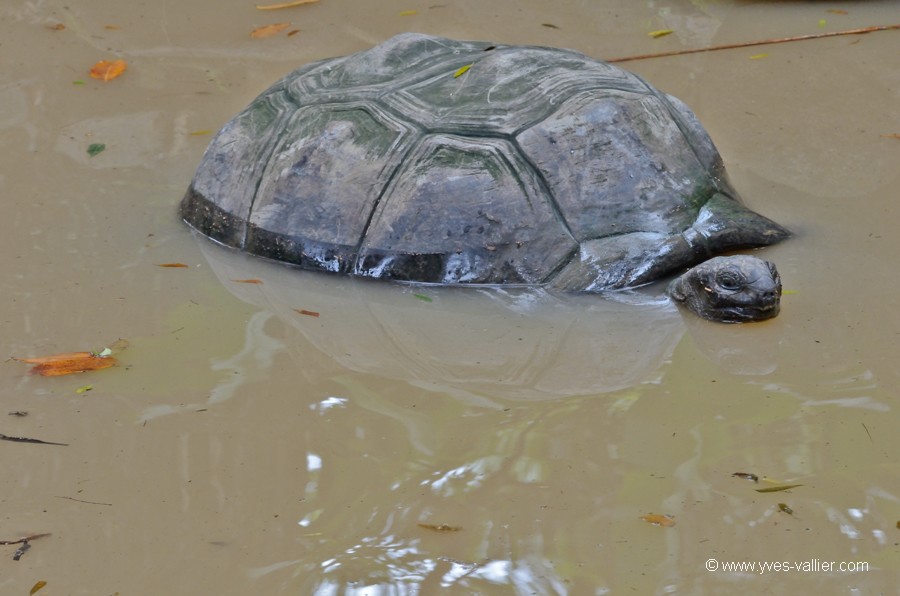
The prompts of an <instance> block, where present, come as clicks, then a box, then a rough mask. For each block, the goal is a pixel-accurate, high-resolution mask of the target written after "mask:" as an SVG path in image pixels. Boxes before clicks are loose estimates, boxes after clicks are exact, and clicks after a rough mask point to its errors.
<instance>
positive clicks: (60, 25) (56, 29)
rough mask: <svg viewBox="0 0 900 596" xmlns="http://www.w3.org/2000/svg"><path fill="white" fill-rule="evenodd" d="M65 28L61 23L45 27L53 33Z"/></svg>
mask: <svg viewBox="0 0 900 596" xmlns="http://www.w3.org/2000/svg"><path fill="white" fill-rule="evenodd" d="M65 28H66V26H65V25H63V24H62V23H56V24H55V25H47V29H51V30H53V31H62V30H63V29H65Z"/></svg>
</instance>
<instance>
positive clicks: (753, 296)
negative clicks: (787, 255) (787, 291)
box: [667, 255, 781, 323]
mask: <svg viewBox="0 0 900 596" xmlns="http://www.w3.org/2000/svg"><path fill="white" fill-rule="evenodd" d="M667 293H668V294H669V297H671V298H672V299H673V300H674V301H676V302H678V303H681V304H684V305H685V306H686V307H687V308H689V309H690V310H692V311H694V312H695V313H696V314H698V315H700V316H701V317H703V318H704V319H709V320H710V321H719V322H721V323H743V322H746V321H762V320H765V319H771V318H772V317H774V316H775V315H777V314H778V310H779V308H780V303H781V277H780V276H779V275H778V271H777V270H776V269H775V265H773V264H772V263H770V262H768V261H764V260H762V259H759V258H757V257H751V256H748V255H735V256H731V257H715V258H713V259H710V260H708V261H706V262H704V263H701V264H700V265H697V266H696V267H694V268H693V269H691V270H690V271H688V272H687V273H685V274H684V275H682V276H681V277H679V278H677V279H675V280H674V281H672V283H670V284H669V288H668V290H667Z"/></svg>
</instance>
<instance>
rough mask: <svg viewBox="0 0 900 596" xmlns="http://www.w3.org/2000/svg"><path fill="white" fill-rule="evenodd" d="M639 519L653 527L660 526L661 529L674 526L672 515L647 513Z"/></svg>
mask: <svg viewBox="0 0 900 596" xmlns="http://www.w3.org/2000/svg"><path fill="white" fill-rule="evenodd" d="M641 519H642V520H644V521H645V522H647V523H649V524H653V525H654V526H662V527H663V528H671V527H672V526H674V525H675V516H674V515H660V514H659V513H649V514H647V515H642V516H641Z"/></svg>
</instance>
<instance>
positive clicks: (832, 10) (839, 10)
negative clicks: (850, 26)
mask: <svg viewBox="0 0 900 596" xmlns="http://www.w3.org/2000/svg"><path fill="white" fill-rule="evenodd" d="M825 12H830V13H831V14H849V13H848V12H847V11H846V10H844V9H843V8H829V9H826V10H825Z"/></svg>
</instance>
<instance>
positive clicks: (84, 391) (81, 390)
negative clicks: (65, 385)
mask: <svg viewBox="0 0 900 596" xmlns="http://www.w3.org/2000/svg"><path fill="white" fill-rule="evenodd" d="M93 388H94V386H93V385H85V386H84V387H79V388H78V389H76V390H75V393H77V394H79V395H81V394H82V393H87V392H88V391H90V390H91V389H93Z"/></svg>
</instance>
